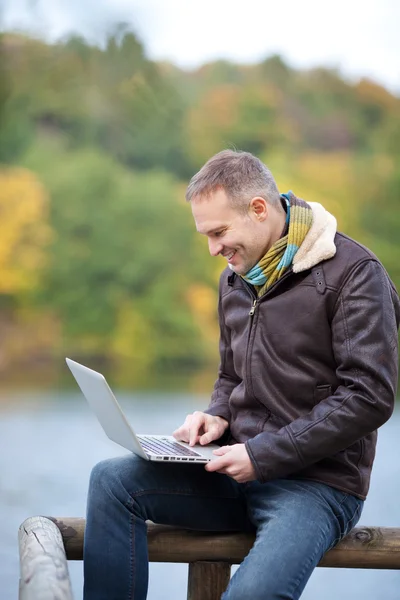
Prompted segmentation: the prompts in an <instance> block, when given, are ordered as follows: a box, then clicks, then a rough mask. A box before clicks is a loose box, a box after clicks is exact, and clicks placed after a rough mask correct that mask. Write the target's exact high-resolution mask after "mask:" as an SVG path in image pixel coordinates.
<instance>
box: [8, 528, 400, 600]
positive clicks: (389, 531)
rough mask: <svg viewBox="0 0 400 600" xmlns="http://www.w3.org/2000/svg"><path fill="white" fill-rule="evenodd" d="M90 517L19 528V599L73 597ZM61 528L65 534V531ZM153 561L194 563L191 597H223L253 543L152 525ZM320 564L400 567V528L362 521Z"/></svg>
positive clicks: (64, 599) (243, 536) (190, 599)
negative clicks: (73, 565)
mask: <svg viewBox="0 0 400 600" xmlns="http://www.w3.org/2000/svg"><path fill="white" fill-rule="evenodd" d="M84 529H85V520H84V519H81V518H72V517H65V518H64V517H63V518H61V517H59V518H52V517H31V518H29V519H27V520H26V521H24V523H22V525H21V526H20V529H19V548H20V561H21V579H20V596H19V598H20V600H56V599H57V600H72V593H71V586H70V582H69V576H68V564H67V560H82V558H83V536H84ZM60 534H61V535H60ZM147 537H148V545H149V558H150V561H152V562H173V563H189V581H188V596H187V598H188V600H219V598H220V597H221V594H222V593H223V591H224V590H225V589H226V586H227V584H228V581H229V577H230V567H231V565H233V564H239V563H240V562H241V561H242V560H243V558H244V557H245V556H246V554H247V553H248V552H249V550H250V548H251V547H252V545H253V543H254V535H250V534H244V533H232V534H231V533H229V534H227V533H208V532H204V533H202V532H194V531H188V530H183V529H177V528H175V527H167V526H163V525H155V524H153V523H151V524H149V525H148V533H147ZM319 566H321V567H340V568H353V569H400V528H391V527H358V528H355V529H353V531H352V532H351V533H350V534H349V535H348V536H347V537H346V538H344V540H342V541H341V542H340V543H339V544H338V545H337V546H336V547H335V548H333V549H332V550H330V551H329V552H327V553H326V554H325V556H324V557H323V559H322V560H321V562H320V564H319Z"/></svg>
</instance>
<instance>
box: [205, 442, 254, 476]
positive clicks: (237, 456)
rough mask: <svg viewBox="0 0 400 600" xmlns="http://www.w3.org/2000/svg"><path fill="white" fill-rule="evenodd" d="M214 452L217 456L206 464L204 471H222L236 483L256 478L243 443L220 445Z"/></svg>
mask: <svg viewBox="0 0 400 600" xmlns="http://www.w3.org/2000/svg"><path fill="white" fill-rule="evenodd" d="M214 454H215V455H216V456H217V457H218V458H215V459H213V460H212V461H211V462H209V463H207V464H206V466H205V469H206V471H210V472H213V471H217V472H218V473H224V474H225V475H229V477H232V479H234V480H235V481H237V482H238V483H246V482H247V481H254V479H257V475H256V472H255V470H254V467H253V464H252V462H251V460H250V457H249V455H248V453H247V450H246V446H245V445H244V444H234V445H233V446H221V448H218V450H214Z"/></svg>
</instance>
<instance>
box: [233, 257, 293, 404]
mask: <svg viewBox="0 0 400 600" xmlns="http://www.w3.org/2000/svg"><path fill="white" fill-rule="evenodd" d="M291 273H292V269H291V268H290V269H289V270H288V271H287V272H286V273H285V274H284V275H283V277H282V278H281V279H278V281H276V282H275V283H274V284H273V285H272V286H271V287H270V289H269V290H267V291H266V292H265V294H263V296H261V297H260V298H259V297H256V296H255V294H254V292H253V289H252V288H251V287H250V285H249V284H248V283H247V282H246V281H244V280H243V279H242V281H243V283H244V284H245V287H246V288H247V290H248V292H249V294H250V296H251V298H252V300H253V304H252V306H251V308H250V311H249V317H250V324H249V336H248V338H247V348H246V361H245V362H246V380H247V389H249V390H250V389H251V395H252V396H253V398H254V400H256V402H258V403H259V404H260V405H261V406H262V407H263V408H264V409H265V410H267V411H268V413H269V414H271V411H270V410H269V409H268V408H267V407H266V406H265V405H264V404H263V403H262V402H261V401H260V400H258V398H256V396H255V394H254V390H253V384H252V381H251V376H250V373H251V368H250V341H251V333H252V331H253V321H254V319H253V317H254V313H255V311H256V308H257V304H259V301H260V300H261V299H263V298H265V297H266V296H267V294H269V293H270V292H271V290H273V289H274V288H275V286H276V285H277V284H279V283H281V282H282V281H283V280H284V279H286V278H287V277H288V276H289V275H290V274H291ZM254 337H255V336H253V339H254Z"/></svg>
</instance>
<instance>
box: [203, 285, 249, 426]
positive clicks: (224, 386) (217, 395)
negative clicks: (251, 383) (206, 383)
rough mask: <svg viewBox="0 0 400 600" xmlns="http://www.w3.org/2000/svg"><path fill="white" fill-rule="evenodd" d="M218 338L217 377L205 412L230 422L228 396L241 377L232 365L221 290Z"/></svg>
mask: <svg viewBox="0 0 400 600" xmlns="http://www.w3.org/2000/svg"><path fill="white" fill-rule="evenodd" d="M218 315H219V327H220V339H219V353H220V361H221V362H220V366H219V372H218V379H217V381H216V382H215V385H214V390H213V393H212V395H211V402H210V405H209V407H208V408H207V410H205V411H204V412H206V413H207V414H209V415H214V416H215V417H223V418H224V419H226V420H227V421H228V423H230V420H231V412H230V409H229V398H230V395H231V393H232V391H233V389H234V388H235V387H236V386H237V385H238V384H239V383H240V381H241V379H240V378H239V377H238V376H237V374H236V372H235V368H234V365H233V353H232V350H231V344H230V333H229V331H228V330H227V328H226V326H225V323H224V319H223V315H222V308H221V291H220V299H219V303H218Z"/></svg>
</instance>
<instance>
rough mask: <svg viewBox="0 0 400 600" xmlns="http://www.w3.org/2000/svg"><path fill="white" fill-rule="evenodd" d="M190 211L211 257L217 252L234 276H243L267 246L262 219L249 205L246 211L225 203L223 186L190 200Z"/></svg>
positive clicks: (265, 225) (267, 227) (267, 230)
mask: <svg viewBox="0 0 400 600" xmlns="http://www.w3.org/2000/svg"><path fill="white" fill-rule="evenodd" d="M191 205H192V213H193V217H194V220H195V223H196V229H197V231H198V232H199V233H201V234H203V235H206V236H207V237H208V247H209V250H210V254H211V256H218V254H221V255H222V256H224V257H225V258H226V260H227V261H228V265H229V267H230V268H231V269H232V271H235V273H238V275H245V274H246V273H247V272H248V271H249V270H250V269H251V268H252V267H253V266H254V265H255V264H256V263H257V262H258V261H259V260H260V258H261V257H262V256H264V254H265V253H266V251H267V249H268V248H269V247H270V245H271V244H270V239H271V233H270V231H269V226H268V224H267V223H266V219H265V218H264V216H263V215H262V216H261V217H260V215H259V214H258V212H257V211H256V210H254V206H253V205H252V204H250V207H249V210H248V212H247V214H242V213H240V212H239V211H237V210H236V209H235V208H232V206H231V205H230V203H229V200H228V197H227V195H226V193H225V191H224V190H223V189H218V190H216V191H215V192H213V193H212V194H211V195H210V196H209V197H207V198H198V199H195V200H192V202H191Z"/></svg>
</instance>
